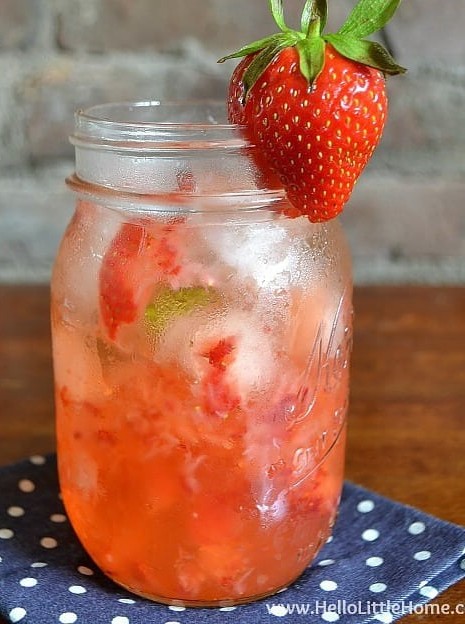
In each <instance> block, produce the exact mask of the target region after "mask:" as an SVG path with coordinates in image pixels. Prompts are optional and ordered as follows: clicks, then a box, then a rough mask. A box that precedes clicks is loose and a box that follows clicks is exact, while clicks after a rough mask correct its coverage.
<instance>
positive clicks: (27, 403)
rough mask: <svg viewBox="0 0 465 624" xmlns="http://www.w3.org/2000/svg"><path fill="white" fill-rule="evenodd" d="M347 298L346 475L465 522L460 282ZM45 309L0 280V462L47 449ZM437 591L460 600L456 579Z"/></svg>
mask: <svg viewBox="0 0 465 624" xmlns="http://www.w3.org/2000/svg"><path fill="white" fill-rule="evenodd" d="M354 305H355V336H354V352H353V359H352V382H351V406H350V426H349V441H348V453H347V470H346V473H347V477H348V478H349V479H351V480H352V481H354V482H356V483H359V484H361V485H363V486H365V487H367V488H371V489H373V490H376V491H378V492H379V493H381V494H384V495H386V496H389V497H391V498H394V499H397V500H399V501H402V502H404V503H408V504H410V505H413V506H416V507H418V508H421V509H422V510H424V511H426V512H428V513H430V514H433V515H436V516H439V517H441V518H443V519H445V520H449V521H451V522H455V523H458V524H462V525H465V288H452V287H451V288H433V287H360V288H356V290H355V295H354ZM48 317H49V311H48V289H47V288H46V287H43V286H0V465H3V464H7V463H9V462H13V461H16V460H19V459H22V458H24V457H26V456H28V455H32V454H36V453H46V452H49V451H53V450H54V446H55V442H54V429H53V396H52V368H51V353H50V332H49V321H48ZM0 494H1V493H0ZM0 501H1V498H0ZM434 603H436V604H438V605H442V606H443V607H444V605H449V608H450V610H451V611H453V610H454V609H455V608H456V607H457V605H459V604H464V603H465V582H464V581H462V582H460V583H457V584H456V585H454V586H453V587H452V588H450V589H449V590H448V591H446V592H444V593H443V594H441V596H439V597H438V598H437V599H436V600H435V601H434ZM445 608H447V607H445ZM459 608H460V607H459ZM402 621H403V622H405V623H406V624H408V623H410V624H414V623H416V624H419V623H423V622H425V623H426V622H428V623H433V622H434V623H435V624H436V623H438V624H439V623H444V624H446V623H447V624H459V623H460V624H465V613H464V614H462V615H461V614H455V615H453V614H449V615H436V614H433V615H410V616H407V617H405V618H404V619H403V620H402Z"/></svg>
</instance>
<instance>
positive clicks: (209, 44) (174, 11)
mask: <svg viewBox="0 0 465 624" xmlns="http://www.w3.org/2000/svg"><path fill="white" fill-rule="evenodd" d="M354 4H355V0H329V6H330V15H331V22H332V24H331V27H332V28H333V29H334V28H337V27H338V26H339V25H340V24H341V22H342V20H343V18H344V17H345V15H346V14H347V13H348V11H349V10H350V9H351V8H352V6H353V5H354ZM302 5H303V0H285V7H286V13H287V16H288V23H290V24H297V23H298V16H299V15H300V11H301V8H302ZM272 28H273V25H272V21H271V18H270V17H269V16H268V9H267V2H266V0H169V2H167V1H166V0H72V1H71V0H0V281H31V280H32V281H46V280H48V278H49V274H50V266H51V262H52V258H53V256H54V254H55V250H56V246H57V244H58V241H59V239H60V236H61V234H62V231H63V229H64V227H65V225H66V222H67V221H68V219H69V217H70V214H71V211H72V206H73V199H72V197H71V195H70V194H69V193H68V191H67V190H66V189H65V188H64V184H63V178H64V177H65V176H66V175H67V174H68V173H70V172H71V170H72V166H73V165H72V158H73V154H72V150H71V146H70V145H69V144H68V141H67V136H68V133H69V132H70V130H71V125H72V121H73V111H74V110H75V109H76V108H78V107H81V106H86V105H89V104H94V103H98V102H103V101H108V100H117V99H120V100H121V99H147V98H149V99H182V98H192V97H194V98H203V97H207V98H224V97H225V93H226V88H227V82H228V79H229V75H230V73H231V71H232V69H233V63H227V64H225V65H217V63H216V59H217V58H218V57H219V56H221V55H222V54H224V53H225V52H226V51H229V50H232V49H234V48H236V47H239V46H240V45H241V44H243V43H245V42H248V41H250V40H251V39H252V38H258V37H259V36H262V35H266V34H269V33H270V32H271V30H272ZM464 30H465V2H464V0H447V1H446V2H438V0H403V3H402V4H401V6H400V8H399V10H398V13H397V15H396V17H395V18H394V20H393V21H392V22H391V24H390V25H389V26H388V27H387V29H386V31H385V33H384V37H385V39H386V40H387V41H388V42H389V43H390V45H391V46H392V49H393V51H394V52H395V54H396V57H397V60H398V61H399V62H400V63H402V64H405V65H407V66H408V67H409V73H408V74H407V75H406V76H405V77H397V78H394V79H391V80H390V82H389V92H390V100H391V106H390V118H389V122H388V126H387V129H386V132H385V137H384V140H383V143H382V146H381V147H380V148H379V149H378V150H377V152H376V154H375V156H374V159H373V161H372V163H371V165H370V166H369V168H368V170H367V171H366V172H365V174H364V176H363V177H362V179H361V181H360V182H359V184H358V186H357V188H356V191H355V193H354V195H353V197H352V200H351V202H350V206H348V207H347V209H346V211H345V214H344V216H343V221H344V223H345V226H346V231H347V234H348V236H349V240H350V242H351V245H352V250H353V256H354V260H355V275H356V280H357V281H358V282H359V283H360V282H418V281H419V282H438V283H439V282H443V283H444V282H454V283H463V284H465V175H464V173H465V37H464V36H463V32H464Z"/></svg>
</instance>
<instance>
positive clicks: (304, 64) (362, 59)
mask: <svg viewBox="0 0 465 624" xmlns="http://www.w3.org/2000/svg"><path fill="white" fill-rule="evenodd" d="M400 2H401V0H359V2H358V4H357V5H356V6H355V7H354V9H353V10H352V12H351V13H350V14H349V16H348V18H347V20H346V21H345V23H344V24H343V26H342V27H341V28H340V29H339V30H338V31H337V32H336V33H329V34H323V30H324V28H325V26H326V22H327V16H328V5H327V0H306V2H305V5H304V8H303V11H302V17H301V30H300V31H298V30H292V29H290V28H288V27H287V25H286V22H285V19H284V9H283V0H269V5H270V9H271V13H272V15H273V18H274V20H275V22H276V24H277V26H278V28H279V29H280V31H281V32H279V33H277V34H275V35H271V36H269V37H265V38H263V39H260V40H258V41H254V42H253V43H251V44H249V45H246V46H244V47H242V48H241V49H240V50H238V51H237V52H233V53H232V54H228V55H227V56H224V57H223V58H221V59H220V60H219V61H218V62H219V63H223V62H224V61H226V60H228V59H231V58H240V57H244V56H248V55H250V54H256V57H255V58H254V59H253V61H252V63H251V64H250V65H249V67H248V68H247V70H246V72H245V73H244V80H243V81H244V101H245V100H246V98H247V95H248V93H249V92H250V89H252V87H253V86H254V84H255V82H256V81H257V80H258V78H259V77H260V76H261V75H262V74H263V72H264V71H265V70H266V68H267V67H268V66H269V65H270V64H271V63H272V62H273V60H274V59H275V58H276V57H277V55H278V54H279V53H280V52H281V51H282V50H283V49H285V48H287V47H296V49H297V51H298V53H299V61H300V71H301V73H302V75H303V76H304V77H305V79H306V80H307V81H308V82H309V83H310V84H312V83H313V82H314V81H315V80H316V78H317V77H318V76H319V74H320V73H321V71H322V70H323V67H324V59H325V46H326V44H327V43H329V44H330V45H332V46H333V47H334V48H335V49H336V50H337V51H338V52H339V54H342V55H343V56H345V57H346V58H349V59H351V60H353V61H356V62H358V63H362V64H364V65H368V66H369V67H374V68H375V69H378V70H379V71H381V72H383V73H385V74H389V75H395V74H403V73H405V71H406V69H405V68H404V67H401V66H400V65H398V64H397V63H396V61H395V60H394V58H393V57H392V56H391V54H390V53H389V52H388V51H387V50H386V49H385V48H384V47H383V46H382V45H381V44H379V43H377V42H375V41H370V40H368V39H365V37H368V36H369V35H372V34H373V33H375V32H376V31H378V30H379V29H380V28H383V27H384V26H385V25H386V24H387V22H388V21H389V20H390V19H391V18H392V16H393V15H394V13H395V11H396V9H397V7H398V6H399V4H400Z"/></svg>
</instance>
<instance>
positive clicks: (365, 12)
mask: <svg viewBox="0 0 465 624" xmlns="http://www.w3.org/2000/svg"><path fill="white" fill-rule="evenodd" d="M400 1H401V0H360V2H359V3H358V4H357V5H356V6H355V7H354V8H353V10H352V12H351V13H350V15H349V17H348V18H347V19H346V21H345V22H344V25H343V26H342V27H341V28H340V29H339V30H338V33H339V34H340V35H352V36H353V37H358V38H359V39H361V38H363V37H368V35H372V34H373V33H375V32H377V31H378V30H380V29H381V28H383V27H384V26H386V24H387V23H388V22H389V20H390V19H391V17H392V16H393V15H394V13H395V12H396V10H397V7H398V6H399V4H400Z"/></svg>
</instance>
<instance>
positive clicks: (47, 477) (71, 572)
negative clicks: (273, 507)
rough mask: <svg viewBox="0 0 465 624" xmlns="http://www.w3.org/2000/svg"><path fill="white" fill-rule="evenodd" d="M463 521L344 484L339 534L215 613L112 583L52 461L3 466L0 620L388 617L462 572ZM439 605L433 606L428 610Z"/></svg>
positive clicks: (346, 620)
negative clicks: (272, 584)
mask: <svg viewBox="0 0 465 624" xmlns="http://www.w3.org/2000/svg"><path fill="white" fill-rule="evenodd" d="M464 548H465V528H463V527H459V526H456V525H453V524H449V523H446V522H443V521H441V520H438V519H436V518H433V517H431V516H428V515H425V514H423V513H422V512H420V511H418V510H416V509H413V508H411V507H406V506H404V505H400V504H398V503H396V502H393V501H391V500H388V499H386V498H383V497H380V496H378V495H376V494H374V493H373V492H370V491H367V490H365V489H363V488H360V487H358V486H355V485H353V484H350V483H346V484H345V486H344V493H343V497H342V503H341V509H340V514H339V518H338V521H337V524H336V527H335V530H334V535H333V538H330V540H329V541H328V543H327V544H326V545H325V547H324V548H323V550H322V551H321V553H320V555H319V557H318V559H317V560H316V561H315V563H314V564H313V565H312V567H310V568H309V569H307V571H306V572H305V573H304V574H303V575H302V576H301V577H300V579H299V580H298V581H296V582H295V583H294V584H293V585H292V586H291V587H289V588H288V589H285V590H282V591H281V592H280V593H279V594H277V595H275V596H273V597H269V598H266V599H263V600H260V601H257V602H255V603H252V604H249V605H244V606H238V607H222V608H215V609H189V608H187V609H186V608H184V607H176V606H170V607H168V606H165V605H158V604H155V603H152V602H149V601H147V600H144V599H142V598H138V597H137V596H134V595H131V594H129V593H128V592H126V591H124V590H123V589H121V588H120V587H118V586H116V585H115V584H113V583H112V582H111V581H110V580H108V579H107V578H105V577H104V576H103V575H102V574H101V573H100V572H99V570H98V569H97V568H96V567H95V565H94V564H93V562H92V561H91V560H90V559H89V558H88V557H87V555H86V554H85V552H84V551H83V549H82V547H81V546H80V544H79V542H78V540H77V539H76V537H75V535H74V533H73V531H72V529H71V527H70V525H69V523H68V521H67V518H66V515H65V512H64V509H63V506H62V503H61V501H60V498H59V493H58V483H57V474H56V460H55V457H54V456H49V457H42V456H34V457H31V458H30V459H28V460H25V461H23V462H21V463H18V464H15V465H13V466H9V467H6V468H3V469H0V618H1V617H3V618H4V619H5V620H6V621H7V622H22V623H24V624H26V623H27V624H60V623H61V624H73V623H74V622H77V623H78V624H233V623H234V624H237V623H238V622H239V623H240V624H242V623H246V624H247V623H249V622H253V623H254V624H271V623H273V622H279V621H280V620H281V621H282V622H285V623H286V624H288V623H294V622H300V623H302V624H303V623H304V622H321V623H322V624H323V623H324V622H339V623H341V624H362V623H365V622H375V623H376V622H382V623H389V622H393V621H395V620H397V619H399V618H400V617H401V616H402V615H405V614H407V613H408V612H411V611H415V612H416V613H420V612H421V610H422V609H425V608H426V607H425V603H427V602H428V601H429V600H431V599H432V598H434V597H435V596H437V595H438V593H440V592H441V591H443V590H444V589H446V588H447V587H449V586H450V585H452V584H453V583H455V582H456V581H458V580H459V579H461V578H463V577H465V556H464V554H465V551H464ZM430 606H431V605H430Z"/></svg>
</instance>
